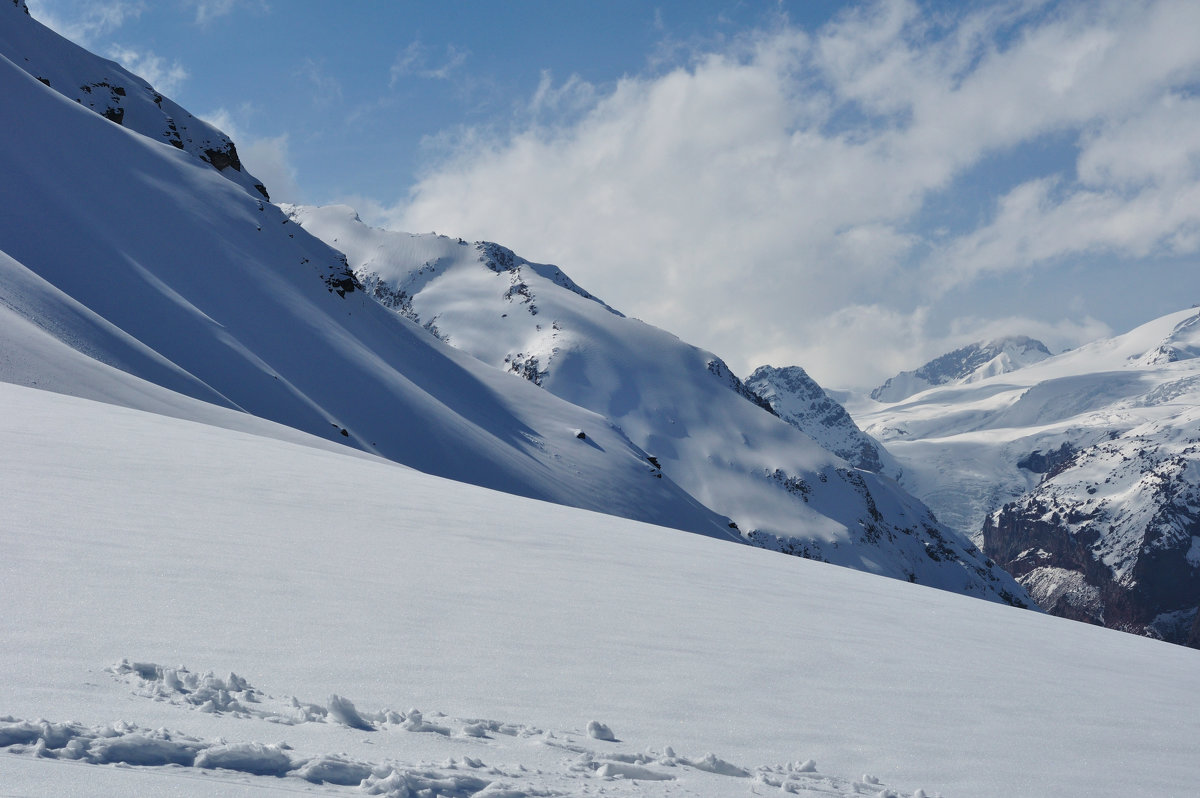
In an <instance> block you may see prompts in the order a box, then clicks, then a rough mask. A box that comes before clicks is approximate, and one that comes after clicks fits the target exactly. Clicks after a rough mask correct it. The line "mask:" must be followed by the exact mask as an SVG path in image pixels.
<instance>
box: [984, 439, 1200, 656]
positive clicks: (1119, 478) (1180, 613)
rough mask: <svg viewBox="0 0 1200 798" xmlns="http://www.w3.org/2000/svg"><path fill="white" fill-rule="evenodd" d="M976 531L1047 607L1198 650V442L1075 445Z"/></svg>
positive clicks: (988, 549) (1121, 441)
mask: <svg viewBox="0 0 1200 798" xmlns="http://www.w3.org/2000/svg"><path fill="white" fill-rule="evenodd" d="M1098 475H1102V476H1103V479H1102V480H1097V479H1096V477H1097V476H1098ZM983 537H984V552H985V553H986V554H987V555H988V556H989V557H991V558H992V559H994V560H995V561H996V562H997V563H999V564H1000V565H1001V566H1002V567H1004V568H1005V569H1006V570H1007V571H1008V572H1009V573H1011V574H1012V575H1013V576H1014V577H1016V578H1017V581H1018V582H1020V583H1021V584H1022V585H1023V586H1024V587H1025V588H1026V589H1027V590H1028V591H1029V592H1030V595H1032V596H1033V598H1034V600H1035V601H1037V602H1038V603H1039V604H1040V605H1041V606H1042V608H1043V609H1045V610H1046V611H1047V612H1050V613H1051V614H1053V615H1058V616H1061V617H1064V618H1071V619H1073V620H1079V621H1085V622H1088V623H1094V624H1098V625H1102V626H1107V627H1109V628H1112V629H1120V630H1122V631H1127V632H1133V633H1135V634H1142V635H1147V636H1150V637H1156V638H1159V639H1163V640H1166V641H1168V642H1172V643H1178V644H1181V645H1189V646H1192V647H1197V648H1200V557H1198V556H1196V554H1197V552H1196V549H1197V548H1198V546H1197V543H1196V541H1198V540H1200V439H1197V438H1195V437H1193V438H1185V439H1183V440H1180V441H1177V442H1167V443H1164V442H1156V441H1154V440H1150V439H1146V438H1143V437H1142V436H1140V435H1127V436H1122V437H1120V438H1118V439H1116V440H1114V441H1108V442H1104V443H1100V444H1097V445H1095V446H1092V447H1089V448H1087V449H1084V450H1083V451H1081V452H1078V453H1077V454H1075V455H1074V456H1073V457H1070V458H1069V459H1068V460H1066V461H1065V462H1062V463H1060V464H1059V465H1058V467H1057V468H1056V469H1054V470H1052V471H1050V472H1048V473H1047V476H1046V478H1045V479H1044V480H1043V481H1042V483H1041V484H1040V485H1039V486H1038V487H1037V488H1035V489H1034V490H1033V491H1032V492H1030V493H1029V494H1027V495H1026V496H1024V497H1022V498H1021V499H1020V500H1018V501H1016V502H1013V503H1010V504H1007V505H1005V506H1004V507H1003V508H1001V509H1000V510H998V511H997V512H995V513H993V514H992V515H990V516H989V517H988V519H987V520H986V522H985V524H984V529H983Z"/></svg>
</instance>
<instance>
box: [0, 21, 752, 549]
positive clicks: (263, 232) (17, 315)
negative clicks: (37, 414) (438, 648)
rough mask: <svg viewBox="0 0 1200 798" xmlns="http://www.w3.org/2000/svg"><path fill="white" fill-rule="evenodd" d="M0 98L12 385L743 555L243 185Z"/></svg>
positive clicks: (1, 237) (582, 427)
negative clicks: (182, 416)
mask: <svg viewBox="0 0 1200 798" xmlns="http://www.w3.org/2000/svg"><path fill="white" fill-rule="evenodd" d="M0 29H2V30H3V31H4V35H3V41H5V42H9V43H11V42H14V41H18V42H19V41H24V39H23V38H22V37H23V36H25V35H26V34H27V33H28V34H29V35H30V36H31V37H33V38H37V37H41V38H40V39H39V41H42V42H43V43H44V44H45V46H46V47H48V48H49V47H62V48H64V52H66V53H67V54H68V56H71V57H74V54H75V52H76V49H77V48H75V49H72V48H74V46H73V45H69V43H67V42H66V41H65V40H62V39H61V38H57V37H55V35H54V34H52V33H50V32H49V31H46V30H45V29H42V28H41V26H40V25H39V24H38V23H36V22H35V21H33V20H32V19H30V18H29V17H27V16H25V15H24V14H22V13H19V12H17V11H15V10H14V9H13V8H9V9H8V10H7V11H6V12H5V13H4V14H2V15H0ZM31 40H32V39H31ZM42 57H43V58H45V59H47V60H48V61H51V62H59V59H57V58H56V57H55V55H54V53H53V52H46V53H43V56H42ZM61 63H64V64H66V63H71V60H70V58H63V59H61ZM80 63H85V60H84V59H80ZM52 82H53V81H52ZM74 82H75V83H78V80H76V81H74ZM0 91H2V92H3V96H4V98H5V103H6V106H7V107H9V108H14V109H18V108H19V109H20V113H13V114H10V115H8V116H6V120H5V125H4V130H3V136H4V139H5V142H6V144H5V146H4V147H2V148H0V174H3V175H4V180H3V182H2V184H0V192H2V194H3V201H4V208H5V212H4V214H3V215H2V216H0V253H2V255H0V275H2V280H0V299H2V302H0V312H2V313H3V314H4V317H5V323H4V324H3V325H0V347H2V348H0V352H3V353H4V356H3V357H2V358H0V377H2V378H3V379H5V380H7V381H10V382H18V383H22V384H28V385H33V384H36V385H39V386H44V387H53V388H55V389H57V390H61V391H64V392H67V393H73V394H76V395H80V396H87V397H92V398H99V399H105V400H109V401H112V400H116V401H122V402H123V403H127V404H129V406H133V407H146V405H143V404H142V401H143V399H146V401H148V402H152V404H153V405H154V406H156V407H162V406H163V405H164V404H167V405H169V404H171V402H169V401H165V400H163V399H162V397H161V396H160V395H159V394H158V393H156V392H152V391H147V390H146V388H145V386H144V385H143V384H141V383H140V382H137V381H133V380H132V378H130V377H129V375H132V377H137V378H141V380H144V381H146V382H150V383H154V384H156V385H160V386H163V387H165V388H168V389H170V390H171V391H175V392H177V393H179V394H183V395H185V396H188V397H192V398H195V399H200V400H203V401H205V402H211V403H215V404H219V405H221V406H224V407H233V408H237V409H239V410H242V411H245V412H246V413H249V414H252V415H256V416H259V417H262V418H266V419H270V420H273V421H277V422H279V423H282V424H286V425H288V426H291V427H294V428H296V429H301V430H305V431H308V432H310V433H313V434H317V435H320V436H322V437H325V438H328V439H330V440H337V441H343V442H345V443H347V444H349V445H352V446H356V447H358V448H361V449H362V450H364V451H368V452H372V453H376V454H379V455H382V456H384V457H387V458H389V459H393V460H396V461H397V462H402V463H405V464H408V465H411V466H413V467H416V468H419V469H421V470H424V471H427V472H429V473H434V474H439V475H442V476H447V477H450V478H453V479H458V480H461V481H465V482H471V483H474V484H478V485H483V486H486V487H491V488H494V489H497V490H502V491H506V492H510V493H516V494H520V495H523V496H529V497H533V498H540V499H546V500H549V501H555V502H560V503H565V504H571V505H574V506H578V507H584V508H587V509H593V510H598V511H602V512H609V513H614V514H618V515H624V516H626V517H631V518H637V519H640V520H645V521H652V522H656V523H662V524H667V525H672V526H676V527H679V528H685V529H690V530H692V531H696V532H702V533H705V534H712V535H718V536H728V533H729V530H728V523H729V522H728V519H725V518H722V517H719V516H717V515H715V514H714V513H713V512H711V511H710V510H708V509H707V508H705V507H703V506H702V505H700V504H699V503H698V502H696V501H695V499H693V498H692V497H691V496H690V495H688V494H687V493H686V492H685V491H683V490H681V489H680V488H679V487H678V486H677V485H675V484H674V483H673V482H672V481H671V480H670V479H669V478H662V477H661V475H660V473H659V471H658V469H657V468H655V467H654V466H653V465H652V464H651V463H650V462H649V461H648V460H647V457H646V454H645V452H643V451H642V450H640V449H639V448H638V447H636V446H634V445H633V444H632V443H630V441H629V440H628V439H627V438H626V437H625V436H624V435H623V434H622V433H621V432H620V431H619V430H617V429H616V428H614V427H613V426H612V425H611V424H609V423H608V422H607V421H606V420H605V419H603V418H602V417H600V416H598V415H596V414H594V413H590V412H588V411H586V410H583V409H582V408H579V407H576V406H573V405H571V404H569V403H567V402H564V401H562V400H560V399H557V398H556V397H554V396H552V395H550V394H547V393H546V392H544V391H539V390H537V389H536V388H535V387H534V386H530V385H526V384H524V383H522V382H520V381H514V380H511V379H510V378H507V377H506V376H505V375H503V374H500V373H498V372H496V370H495V369H491V368H487V367H484V366H483V365H482V364H480V363H479V362H478V361H476V360H474V359H473V358H471V357H468V356H466V355H463V354H462V353H460V352H458V351H456V350H454V349H453V348H451V347H448V346H445V345H443V344H442V343H441V342H439V341H437V340H436V339H433V338H431V337H430V336H429V335H428V334H426V333H425V332H424V331H423V330H421V329H420V328H419V327H416V326H415V325H413V324H411V323H410V322H408V321H407V320H404V319H400V318H398V317H397V316H396V315H395V314H393V313H390V312H388V311H387V310H385V309H384V308H382V307H380V306H379V304H378V303H377V302H375V301H374V300H373V299H371V298H370V297H368V296H367V295H366V294H365V293H363V292H362V291H361V290H359V287H358V284H357V283H356V281H355V280H354V277H353V275H352V274H350V273H349V271H348V269H347V267H346V264H345V259H344V257H343V256H342V255H341V254H340V253H338V252H336V251H334V250H332V249H330V248H329V247H327V246H326V245H325V244H323V243H321V242H320V241H318V240H317V239H315V238H313V237H312V236H310V235H309V234H307V233H305V232H304V231H303V230H300V229H299V228H298V226H297V225H295V224H292V223H291V222H290V220H288V218H287V217H286V216H284V215H283V213H282V212H280V211H279V209H278V208H276V207H275V206H273V205H271V204H269V203H268V202H266V201H265V199H263V198H262V197H261V196H260V197H258V199H255V198H254V196H253V195H252V194H250V193H248V192H247V191H246V190H244V187H242V186H241V185H240V184H235V183H234V182H231V181H230V180H227V179H225V176H226V174H227V173H228V172H229V169H226V170H225V171H224V173H222V172H219V171H218V170H215V169H213V168H212V165H211V164H210V163H208V162H205V161H204V160H203V159H202V158H200V157H199V156H198V155H196V154H193V153H191V152H188V151H187V150H186V149H180V148H177V147H174V146H172V145H171V144H170V143H167V142H163V141H160V140H158V139H157V137H154V136H147V135H143V134H141V133H138V132H135V131H133V130H131V129H129V128H127V127H124V126H122V125H118V124H114V122H113V121H112V120H110V119H107V118H105V117H104V116H102V115H100V114H97V113H93V112H92V111H91V110H89V109H88V108H87V107H86V106H83V105H81V104H80V103H76V102H75V101H73V100H71V99H68V98H66V97H64V96H62V95H61V94H59V93H57V92H55V91H54V90H53V89H52V88H50V87H47V86H46V85H45V84H43V83H42V82H40V81H38V80H36V79H35V77H33V76H30V75H29V74H27V73H26V72H25V71H24V70H22V69H20V68H17V67H16V66H15V65H14V63H13V62H12V61H11V60H9V59H7V58H3V59H2V60H0ZM127 96H128V94H127ZM64 344H65V346H64ZM34 352H37V353H39V356H37V357H33V356H32V353H34ZM81 354H82V355H86V356H87V357H88V358H90V359H92V360H94V361H100V362H101V363H104V364H108V365H110V366H115V367H116V368H117V369H119V370H121V371H122V372H126V373H127V374H125V375H120V374H113V373H110V372H107V371H104V370H103V369H97V368H95V366H94V365H93V364H90V363H89V364H86V365H82V364H81V363H82V361H81V358H80V355H81ZM102 372H103V373H102ZM152 393H153V394H154V398H153V399H150V398H149V395H150V394H152ZM181 412H182V411H181ZM188 412H191V411H188ZM580 431H583V432H585V434H586V436H587V439H586V440H581V439H579V438H578V437H577V434H578V433H579V432H580Z"/></svg>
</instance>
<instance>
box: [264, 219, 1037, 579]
mask: <svg viewBox="0 0 1200 798" xmlns="http://www.w3.org/2000/svg"><path fill="white" fill-rule="evenodd" d="M287 211H288V213H289V214H290V216H291V218H292V219H293V220H295V221H297V222H298V223H299V224H300V225H301V226H302V227H303V228H304V229H305V230H308V231H310V232H312V233H315V234H316V235H318V236H319V237H320V238H322V239H323V240H324V241H326V242H327V243H329V244H330V245H331V246H333V247H336V248H337V249H339V250H341V251H342V252H344V253H345V254H346V256H347V258H348V260H349V263H350V264H351V266H352V267H353V268H354V270H355V274H356V275H357V277H358V279H359V280H360V281H361V282H362V283H363V284H364V285H365V286H367V287H368V290H369V291H370V292H371V293H372V294H373V295H374V296H375V297H376V298H378V299H379V300H380V301H381V302H382V303H384V304H385V305H387V306H388V307H390V308H392V309H394V310H395V311H396V312H397V313H399V314H401V315H403V316H405V317H407V318H408V319H410V320H412V321H414V322H416V323H418V324H420V325H422V326H423V327H424V328H425V329H426V330H428V331H429V332H430V333H431V334H433V335H436V336H437V337H438V338H440V339H441V340H443V341H445V342H447V343H449V344H451V345H452V346H455V347H457V348H459V349H460V350H462V351H464V352H467V353H470V354H471V355H473V356H474V357H476V358H478V359H479V360H481V361H482V362H483V363H486V364H488V365H490V366H494V367H496V368H498V369H501V370H503V371H507V372H509V373H511V374H513V375H516V376H519V377H521V378H523V379H524V380H527V381H529V382H531V383H533V384H535V385H538V386H541V387H542V388H543V389H545V391H547V392H549V393H552V394H554V395H556V396H559V397H561V398H563V399H565V400H567V401H568V402H571V403H572V404H575V405H578V406H580V407H584V408H587V409H588V410H590V411H592V412H595V413H597V414H600V415H601V416H603V417H604V418H606V419H608V420H609V422H610V423H612V424H613V425H614V426H615V427H616V428H618V429H620V430H621V431H622V432H623V433H624V434H626V435H627V436H629V438H630V440H632V441H633V442H634V443H635V444H636V445H637V446H639V447H640V448H641V449H643V450H644V451H645V452H646V453H647V454H648V455H649V456H650V457H651V458H653V462H654V463H655V464H657V465H658V466H659V467H661V469H662V474H663V475H664V476H666V477H669V478H670V479H672V480H674V481H675V482H676V483H677V484H679V485H680V486H681V487H682V488H683V489H684V490H686V491H687V492H688V493H689V494H691V495H692V496H693V497H695V499H696V500H697V501H698V502H699V503H701V504H703V505H704V506H706V507H708V508H710V509H711V510H713V511H714V512H716V513H718V514H720V515H723V516H728V517H729V518H731V519H733V522H734V524H735V529H736V531H737V533H738V534H739V535H740V536H741V537H742V539H744V540H745V541H747V542H750V543H754V544H756V545H759V546H764V547H767V548H771V549H776V550H780V551H785V552H788V553H791V554H798V555H802V556H806V557H810V558H813V559H819V560H824V561H828V562H833V563H836V564H839V565H845V566H849V567H853V568H858V569H861V570H866V571H869V572H872V573H877V574H883V575H887V576H891V577H894V578H899V579H905V580H912V581H917V582H919V583H921V584H929V585H935V586H939V587H944V588H947V589H951V590H956V591H958V590H965V591H967V592H970V593H973V594H976V595H987V596H992V597H999V598H1002V599H1003V598H1005V597H1007V600H1014V601H1018V602H1023V601H1024V599H1023V598H1022V597H1021V596H1020V595H1019V594H1017V593H1013V592H1012V590H1013V586H1012V584H1011V583H1010V582H1009V580H1008V577H1007V575H1005V574H1003V573H1001V572H1000V571H999V570H997V569H995V568H994V567H993V566H992V565H991V564H990V563H988V562H987V561H986V559H985V558H983V557H981V556H980V554H979V552H978V550H977V549H975V548H974V546H973V545H972V544H970V543H966V542H965V541H963V540H961V539H960V538H958V537H956V536H955V535H953V534H952V533H950V532H949V531H948V530H946V529H945V528H944V527H942V526H941V525H940V524H939V523H938V522H937V520H936V519H935V518H933V516H931V515H930V514H929V512H928V510H927V509H926V508H925V507H923V506H921V505H920V503H918V502H913V501H912V500H911V498H910V497H908V496H907V495H905V493H904V492H903V491H902V490H900V489H899V487H898V486H897V485H896V483H895V482H894V481H892V480H891V479H888V478H886V477H882V476H879V475H877V474H874V473H871V472H870V471H863V470H859V469H857V468H856V467H854V466H853V465H851V464H850V463H848V462H847V461H846V460H844V459H842V457H841V456H839V455H838V454H835V453H833V452H831V451H829V450H827V449H825V448H823V447H822V446H821V445H820V443H819V442H818V441H815V440H814V437H815V435H811V434H806V433H807V432H808V431H807V430H806V431H804V432H802V431H801V430H800V429H798V428H797V427H795V426H793V425H791V424H789V423H788V422H786V421H783V420H782V419H780V418H779V417H778V416H777V415H776V414H775V411H774V410H772V409H771V407H770V405H769V403H767V402H766V401H765V400H764V399H763V398H762V397H761V396H759V395H758V394H757V393H756V392H755V391H754V390H753V389H751V388H750V387H747V385H746V384H745V383H743V382H742V380H740V379H739V378H738V377H737V375H736V374H734V373H733V372H732V371H731V370H730V369H729V368H728V366H727V365H726V364H725V362H724V361H723V360H721V358H719V357H718V356H717V355H715V354H713V353H712V352H707V351H705V350H702V349H699V348H697V347H694V346H691V345H689V344H687V343H686V342H683V341H680V340H679V339H678V338H677V337H676V336H674V335H671V334H670V333H667V332H665V331H663V330H660V329H657V328H655V327H652V326H650V325H648V324H645V323H644V322H641V321H638V320H636V319H630V318H626V317H624V316H622V315H621V314H619V313H617V312H615V311H614V310H613V309H612V308H610V307H608V306H607V305H605V304H604V303H603V302H601V301H600V300H598V299H597V298H596V297H594V296H592V295H591V294H590V293H588V292H587V291H586V290H584V289H583V288H581V287H580V286H578V285H577V284H576V283H574V282H573V281H571V280H570V278H568V277H566V275H565V274H563V272H562V271H561V270H560V269H558V268H557V267H554V266H549V265H543V264H536V263H533V262H530V261H527V260H525V259H523V258H521V257H519V256H517V255H515V254H513V253H512V252H511V251H510V250H507V249H505V248H503V247H499V246H498V245H495V244H491V243H487V242H477V243H468V242H466V241H463V240H461V239H452V238H446V237H444V236H436V235H413V234H409V233H399V232H391V231H387V230H381V229H377V228H371V227H368V226H367V225H365V224H362V223H361V221H359V220H358V218H357V215H356V214H355V213H354V212H353V211H352V210H350V209H348V208H345V207H332V208H307V207H291V206H289V207H288V208H287ZM845 421H848V419H844V418H842V419H834V424H835V427H833V428H830V429H824V428H823V426H822V425H823V424H824V423H825V422H824V420H823V417H822V416H813V417H811V418H810V422H811V424H810V425H811V426H812V432H814V433H817V434H819V435H821V436H823V437H824V438H826V439H827V440H831V441H834V440H836V441H843V442H844V439H845V438H846V436H847V430H846V429H845V428H844V427H843V426H838V425H840V424H843V423H844V422H845ZM851 426H853V425H852V424H851Z"/></svg>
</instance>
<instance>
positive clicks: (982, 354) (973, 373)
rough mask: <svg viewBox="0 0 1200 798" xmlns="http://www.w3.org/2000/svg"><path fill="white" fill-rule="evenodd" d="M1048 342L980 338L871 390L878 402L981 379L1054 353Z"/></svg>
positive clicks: (1026, 338) (1017, 337) (1024, 338)
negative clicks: (1047, 345)
mask: <svg viewBox="0 0 1200 798" xmlns="http://www.w3.org/2000/svg"><path fill="white" fill-rule="evenodd" d="M1050 355H1051V352H1050V350H1049V349H1047V348H1046V345H1045V344H1043V343H1042V342H1041V341H1039V340H1037V339H1036V338H1030V337H1029V336H1027V335H1010V336H1005V337H1002V338H994V339H992V340H991V341H986V342H985V341H978V342H976V343H973V344H968V345H966V346H964V347H960V348H959V349H955V350H954V351H953V352H947V353H946V354H944V355H941V356H939V357H936V358H934V359H933V360H930V361H929V362H928V363H926V364H925V365H923V366H921V367H920V368H918V369H915V370H914V371H902V372H900V373H899V374H897V375H896V376H895V377H891V378H890V379H888V380H887V382H885V383H884V384H883V385H880V386H879V387H878V388H876V389H875V390H873V391H871V398H872V399H874V400H876V401H877V402H899V401H901V400H903V399H907V398H908V397H910V396H912V395H913V394H917V393H920V392H921V391H924V390H926V389H927V388H932V387H934V386H937V385H948V384H961V383H969V382H977V381H979V380H983V379H987V378H988V377H994V376H996V375H997V374H1005V373H1007V372H1010V371H1016V370H1017V369H1019V368H1024V367H1025V366H1030V365H1032V364H1034V363H1037V362H1039V361H1042V360H1045V359H1046V358H1048V357H1050Z"/></svg>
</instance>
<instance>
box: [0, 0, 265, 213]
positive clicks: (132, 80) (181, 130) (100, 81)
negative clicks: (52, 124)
mask: <svg viewBox="0 0 1200 798" xmlns="http://www.w3.org/2000/svg"><path fill="white" fill-rule="evenodd" d="M0 53H2V54H3V55H4V56H5V57H7V58H8V59H9V60H10V61H12V62H13V63H14V64H16V65H17V66H18V67H20V68H21V69H24V70H25V71H26V72H28V73H29V74H30V75H32V76H33V77H35V78H37V79H38V80H39V81H41V82H42V83H44V84H45V85H47V86H49V87H50V88H52V89H54V90H55V91H57V92H59V93H60V94H62V95H63V96H65V97H68V98H70V99H71V100H73V101H75V102H77V103H79V104H80V105H81V106H83V107H85V108H88V109H90V110H92V111H95V112H96V113H97V114H99V115H101V116H103V117H104V118H105V119H107V120H109V121H110V122H114V123H116V124H118V125H122V126H124V127H127V128H129V129H130V130H134V131H136V132H138V133H141V134H142V135H143V136H146V137H148V138H150V139H153V140H155V141H159V142H162V143H164V144H169V145H171V146H172V147H176V148H178V149H181V150H184V151H185V152H187V153H189V154H191V155H193V156H194V157H196V158H197V159H199V160H201V161H203V162H204V163H206V164H209V165H210V166H212V168H213V169H215V170H216V171H218V172H219V173H221V175H222V176H224V177H225V178H227V179H229V180H231V181H232V182H234V183H236V184H237V185H239V186H241V187H242V188H243V189H245V190H246V191H248V192H249V193H251V195H252V196H255V197H259V198H265V197H266V196H267V190H266V187H264V186H263V184H262V183H261V182H260V181H259V180H258V178H256V177H254V176H253V175H251V174H249V173H248V172H246V171H245V170H244V169H243V168H242V162H241V159H240V158H238V154H237V148H236V147H235V146H234V143H233V141H231V140H230V138H229V137H228V136H226V135H225V134H224V133H222V132H221V131H219V130H217V129H216V128H215V127H213V126H212V125H210V124H208V123H207V122H205V121H203V120H201V119H197V118H196V117H194V116H192V115H191V114H190V113H188V112H187V111H186V110H184V109H183V108H182V107H180V106H179V105H178V104H176V103H175V102H173V101H172V100H170V99H169V98H167V97H164V96H163V95H162V94H160V93H159V92H157V91H155V89H154V87H153V86H151V85H150V84H149V83H147V82H146V81H145V80H143V79H142V78H140V77H138V76H137V75H134V74H133V73H132V72H129V71H128V70H126V69H124V68H123V67H121V66H120V65H119V64H115V63H113V62H112V61H109V60H107V59H104V58H100V57H99V56H96V55H93V54H92V53H90V52H88V51H87V50H84V49H83V48H82V47H79V46H78V45H76V44H74V43H72V42H70V41H68V40H66V39H64V38H63V37H61V36H59V35H58V34H57V33H55V32H54V31H52V30H50V29H49V28H47V27H46V26H44V25H42V24H41V23H39V22H38V21H37V20H35V19H33V18H32V17H30V16H29V14H28V12H27V10H26V9H24V8H23V7H18V8H15V9H7V8H4V9H3V10H0ZM10 107H11V106H10Z"/></svg>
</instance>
